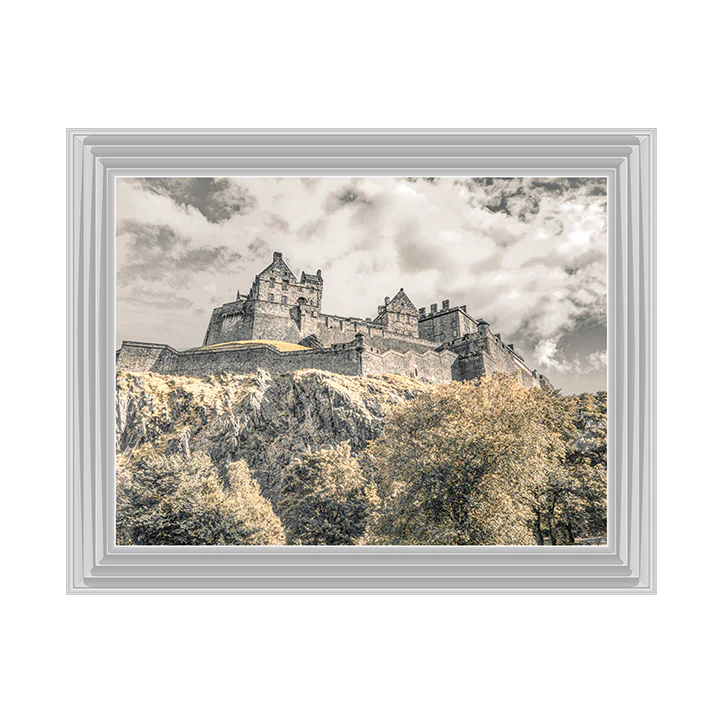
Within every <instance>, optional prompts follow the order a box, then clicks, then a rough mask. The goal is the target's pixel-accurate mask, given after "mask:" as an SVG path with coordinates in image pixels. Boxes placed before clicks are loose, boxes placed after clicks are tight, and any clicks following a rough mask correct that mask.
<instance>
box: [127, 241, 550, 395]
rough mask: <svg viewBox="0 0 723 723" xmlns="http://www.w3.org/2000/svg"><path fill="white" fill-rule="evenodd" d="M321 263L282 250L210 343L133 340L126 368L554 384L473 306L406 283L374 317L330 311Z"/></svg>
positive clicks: (222, 311)
mask: <svg viewBox="0 0 723 723" xmlns="http://www.w3.org/2000/svg"><path fill="white" fill-rule="evenodd" d="M323 289H324V280H323V279H322V276H321V271H317V272H316V273H315V274H307V273H305V272H302V273H301V278H297V276H296V275H295V274H294V272H293V271H292V270H291V269H290V268H289V266H288V265H287V264H286V262H285V261H284V259H283V257H282V254H281V253H279V252H275V253H274V258H273V261H272V262H271V264H269V266H267V267H266V268H265V269H264V270H263V271H262V272H261V273H260V274H259V275H258V276H257V277H256V278H255V279H254V282H253V284H252V285H251V289H250V290H249V293H248V294H247V295H246V296H244V295H242V294H240V293H237V294H236V300H235V301H231V302H229V303H227V304H224V305H223V306H220V307H218V308H217V309H214V310H213V313H212V314H211V320H210V321H209V324H208V329H207V331H206V337H205V339H204V341H203V346H201V347H198V348H193V349H185V350H182V351H179V350H176V349H173V348H172V347H170V346H168V345H166V344H150V343H144V342H132V341H124V342H123V344H122V346H121V348H120V350H119V351H118V352H116V366H117V368H118V369H126V370H130V371H153V372H159V373H162V374H184V375H189V376H206V375H208V374H213V373H219V372H239V373H249V372H255V371H256V370H258V369H262V368H263V369H267V370H268V371H269V372H271V373H274V374H278V373H281V372H287V371H293V370H297V369H309V368H311V369H322V370H325V371H330V372H335V373H337V374H351V375H361V376H364V375H368V374H404V375H408V376H411V377H417V378H420V379H425V380H428V381H430V382H450V381H453V380H467V379H477V378H479V377H483V376H486V375H489V374H492V373H493V372H502V373H505V374H513V375H515V376H517V377H518V378H519V379H520V381H521V382H522V383H523V384H525V385H526V386H535V387H542V388H551V384H550V382H549V381H548V380H547V378H546V377H544V376H543V375H541V374H538V373H537V371H533V370H530V369H529V368H528V367H527V366H526V364H525V362H524V360H523V359H522V357H521V356H520V355H519V354H518V353H517V352H516V351H515V350H514V347H513V345H512V344H505V343H504V342H503V341H502V339H501V338H500V335H499V334H492V332H491V331H490V327H489V324H488V323H487V322H486V321H484V319H478V320H475V319H474V318H473V317H472V316H470V315H469V314H468V313H467V307H466V306H455V307H450V305H449V301H448V300H445V301H442V304H441V308H440V307H438V305H437V304H432V305H431V307H430V309H429V312H427V310H426V309H425V308H424V307H423V308H421V309H417V308H416V307H415V306H414V304H413V303H412V301H411V300H410V299H409V297H408V296H407V295H406V293H405V292H404V289H400V290H399V291H398V292H397V294H396V295H395V296H394V297H393V298H391V299H390V298H386V299H384V304H382V305H380V306H379V307H378V309H377V316H376V317H375V318H374V319H372V318H371V317H370V318H367V319H358V318H353V317H342V316H333V315H331V314H324V313H322V311H321V300H322V294H323Z"/></svg>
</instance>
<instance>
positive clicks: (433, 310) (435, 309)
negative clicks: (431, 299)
mask: <svg viewBox="0 0 723 723" xmlns="http://www.w3.org/2000/svg"><path fill="white" fill-rule="evenodd" d="M429 313H430V314H436V313H437V305H436V304H432V305H431V306H430V307H429Z"/></svg>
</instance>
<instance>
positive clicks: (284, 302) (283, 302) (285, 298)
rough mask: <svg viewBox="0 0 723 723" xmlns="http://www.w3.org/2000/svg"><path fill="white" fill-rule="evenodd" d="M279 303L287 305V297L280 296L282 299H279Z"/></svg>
mask: <svg viewBox="0 0 723 723" xmlns="http://www.w3.org/2000/svg"><path fill="white" fill-rule="evenodd" d="M281 303H282V304H287V303H288V299H287V297H285V296H282V297H281Z"/></svg>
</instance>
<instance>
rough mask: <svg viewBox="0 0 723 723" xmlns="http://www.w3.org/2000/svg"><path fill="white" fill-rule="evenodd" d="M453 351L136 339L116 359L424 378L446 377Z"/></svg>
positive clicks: (121, 363) (207, 370)
mask: <svg viewBox="0 0 723 723" xmlns="http://www.w3.org/2000/svg"><path fill="white" fill-rule="evenodd" d="M455 359H456V355H455V354H454V353H452V352H450V351H442V352H436V351H430V350H426V351H424V352H423V353H419V352H417V351H414V350H408V351H405V352H399V351H394V350H381V349H375V348H373V347H368V346H366V345H365V344H364V342H363V341H361V340H360V339H359V338H358V337H357V339H355V341H354V342H350V343H346V344H340V345H338V346H335V347H332V348H326V349H309V350H308V351H307V350H304V351H289V352H280V351H278V350H276V349H274V348H273V347H271V346H268V345H265V344H259V345H253V346H244V347H240V348H236V349H227V348H218V349H191V350H188V351H176V350H175V349H172V348H171V347H168V346H164V345H157V344H144V343H141V342H124V343H123V346H122V347H121V350H120V353H119V354H118V358H117V361H116V367H117V368H118V369H123V370H128V371H135V372H146V371H150V372H157V373H159V374H182V375H186V376H206V375H209V374H219V373H222V372H236V373H238V374H249V373H253V372H256V371H257V370H259V369H266V370H268V371H269V372H271V373H273V374H282V373H284V372H289V371H295V370H299V369H321V370H323V371H329V372H334V373H336V374H348V375H352V376H366V375H370V374H402V375H405V376H410V377H414V378H419V379H424V380H427V381H430V382H450V381H452V367H453V365H454V361H455Z"/></svg>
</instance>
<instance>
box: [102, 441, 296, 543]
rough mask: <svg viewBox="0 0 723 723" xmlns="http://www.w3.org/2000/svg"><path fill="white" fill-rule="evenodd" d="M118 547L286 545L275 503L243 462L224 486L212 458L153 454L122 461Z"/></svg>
mask: <svg viewBox="0 0 723 723" xmlns="http://www.w3.org/2000/svg"><path fill="white" fill-rule="evenodd" d="M116 536H117V540H118V544H119V545H283V544H285V542H286V540H285V537H284V532H283V528H282V526H281V522H280V520H279V518H278V517H277V516H276V515H275V513H274V511H273V509H272V507H271V503H270V502H269V501H268V500H266V499H265V498H264V497H262V495H261V491H260V489H259V486H258V484H257V482H256V481H255V480H254V479H253V478H252V477H251V475H250V473H249V469H248V467H247V465H246V463H245V462H244V461H239V462H235V463H234V464H232V465H231V466H230V467H229V470H228V484H227V486H226V487H224V486H223V485H222V482H221V479H220V477H219V474H218V472H217V470H216V468H215V467H214V465H213V464H212V463H211V460H210V458H209V457H208V455H206V454H203V453H201V452H195V453H193V454H191V455H180V454H173V455H170V456H167V457H166V456H161V455H148V456H144V457H142V458H140V459H137V460H134V461H133V462H132V463H131V462H130V461H128V460H123V459H121V460H119V463H118V472H117V481H116Z"/></svg>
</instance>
